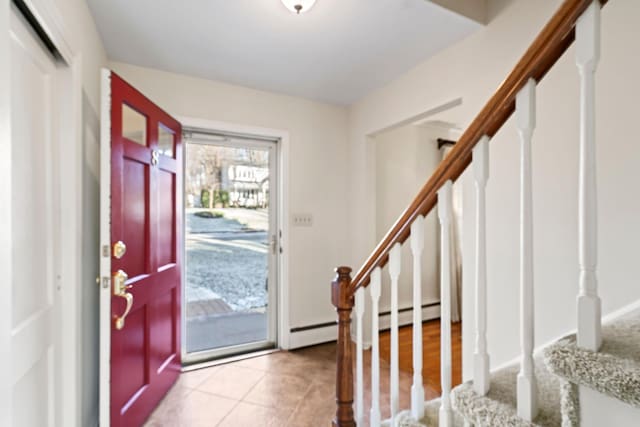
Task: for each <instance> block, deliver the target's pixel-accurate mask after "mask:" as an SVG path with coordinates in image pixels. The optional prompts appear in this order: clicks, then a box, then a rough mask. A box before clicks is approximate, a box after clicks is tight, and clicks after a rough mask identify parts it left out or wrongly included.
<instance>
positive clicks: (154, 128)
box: [110, 72, 182, 427]
mask: <svg viewBox="0 0 640 427" xmlns="http://www.w3.org/2000/svg"><path fill="white" fill-rule="evenodd" d="M181 136H182V128H181V126H180V123H178V122H177V121H176V120H175V119H174V118H172V117H171V116H169V115H168V114H167V113H165V112H164V111H163V110H162V109H160V108H159V107H158V106H157V105H155V104H154V103H152V102H151V101H149V99H147V98H146V97H145V96H144V95H142V94H141V93H140V92H138V91H137V90H136V89H135V88H133V87H132V86H131V85H129V84H128V83H127V82H125V81H124V80H123V79H121V78H120V77H118V76H117V75H116V74H115V73H113V72H111V244H112V251H111V252H112V259H111V270H112V284H111V285H112V289H113V292H112V295H113V296H112V297H111V315H112V322H111V325H112V326H111V368H110V371H111V375H110V376H111V380H110V383H111V384H110V389H111V391H110V394H111V396H110V402H111V403H110V407H111V408H110V415H111V425H112V426H114V427H132V426H140V425H142V424H143V423H144V421H145V420H146V419H147V417H148V416H149V415H150V414H151V412H152V411H153V410H154V408H155V407H156V405H157V404H158V403H159V402H160V400H161V399H162V397H163V396H164V395H165V394H166V392H167V391H168V390H169V388H170V387H171V385H172V384H173V383H174V382H175V381H176V379H177V377H178V374H179V372H180V348H181V347H180V298H181V292H180V288H181V285H180V281H181V266H182V260H181V253H180V250H179V246H178V243H179V242H180V233H181V222H182V218H181V210H180V209H179V208H178V206H180V204H181V200H180V192H179V189H180V188H182V183H181V180H182V178H181V177H182V175H181V168H182V143H181ZM128 305H130V308H129V309H128V307H127V306H128ZM125 313H126V316H125Z"/></svg>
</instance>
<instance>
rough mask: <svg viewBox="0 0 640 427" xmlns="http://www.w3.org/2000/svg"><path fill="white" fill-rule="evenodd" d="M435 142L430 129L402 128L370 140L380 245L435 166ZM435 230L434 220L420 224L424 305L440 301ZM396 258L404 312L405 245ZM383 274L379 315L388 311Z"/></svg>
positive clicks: (408, 267)
mask: <svg viewBox="0 0 640 427" xmlns="http://www.w3.org/2000/svg"><path fill="white" fill-rule="evenodd" d="M440 136H442V135H440ZM437 137H438V135H437V131H435V130H432V129H427V128H424V127H419V126H415V125H406V126H402V127H400V128H397V129H394V130H391V131H387V132H384V133H381V134H379V135H376V137H375V138H372V140H371V144H374V145H375V153H376V185H375V187H376V189H375V191H376V197H375V201H376V210H375V215H376V240H378V241H379V240H382V238H383V237H384V235H385V234H386V233H387V232H388V231H389V229H390V228H391V226H392V225H393V224H394V223H395V221H396V220H397V219H398V217H399V216H400V215H401V214H402V212H403V211H404V210H405V208H406V207H407V206H408V205H409V203H411V201H412V200H413V198H414V197H415V196H416V193H417V192H418V191H419V190H420V188H421V187H422V185H424V182H425V181H426V180H427V178H429V176H431V174H432V173H433V171H434V170H435V169H436V167H437V166H438V164H439V163H440V159H441V153H440V151H439V150H438V145H437V143H436V141H435V140H436V138H437ZM438 230H439V226H438V222H437V215H435V214H432V215H429V216H428V217H427V218H426V221H425V245H424V252H423V254H422V301H423V304H429V303H434V302H439V301H440V278H439V268H438V262H439V244H440V243H439V242H440V240H439V231H438ZM401 253H402V270H401V273H400V279H399V286H398V304H399V307H400V309H403V308H407V307H411V306H412V301H413V299H412V298H413V296H412V295H413V292H412V289H413V257H412V255H411V245H410V244H409V243H408V242H407V243H406V244H404V245H403V246H402V252H401ZM388 270H389V269H388V267H385V268H384V269H383V276H382V278H383V279H382V296H381V300H380V311H381V312H385V311H388V310H390V308H391V306H390V304H391V302H390V286H391V285H390V280H389V273H388Z"/></svg>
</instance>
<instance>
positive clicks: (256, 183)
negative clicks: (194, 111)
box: [184, 131, 278, 361]
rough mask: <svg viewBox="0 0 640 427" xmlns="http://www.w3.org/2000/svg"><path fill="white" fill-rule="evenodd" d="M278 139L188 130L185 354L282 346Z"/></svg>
mask: <svg viewBox="0 0 640 427" xmlns="http://www.w3.org/2000/svg"><path fill="white" fill-rule="evenodd" d="M275 151H276V143H275V142H273V141H256V140H251V139H247V138H242V137H234V136H225V135H213V134H206V133H198V132H195V131H194V132H185V197H184V204H185V205H184V209H185V213H184V217H185V261H186V263H185V267H186V269H185V272H186V274H185V282H184V288H185V298H184V301H185V304H184V314H185V320H184V323H185V332H186V348H185V349H184V351H185V353H186V357H185V360H187V361H200V360H206V359H211V358H215V357H220V356H226V355H231V354H239V353H244V352H248V351H252V350H256V349H261V348H267V347H272V346H274V344H275V342H276V337H275V330H276V328H275V324H276V310H275V302H276V298H275V296H276V286H275V283H276V277H275V276H276V272H275V265H276V262H275V260H276V259H277V258H276V257H277V250H278V247H277V241H278V236H277V235H276V222H275V219H276V213H275V208H276V206H277V200H276V189H277V185H276V182H275V177H276V176H277V174H276V173H275V168H276V155H275Z"/></svg>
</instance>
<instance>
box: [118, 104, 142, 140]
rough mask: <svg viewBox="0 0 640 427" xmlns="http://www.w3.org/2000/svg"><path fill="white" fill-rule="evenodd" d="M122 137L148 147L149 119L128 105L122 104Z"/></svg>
mask: <svg viewBox="0 0 640 427" xmlns="http://www.w3.org/2000/svg"><path fill="white" fill-rule="evenodd" d="M122 136H124V137H125V138H127V139H128V140H130V141H133V142H135V143H138V144H140V145H144V146H145V147H146V146H147V118H146V117H145V116H144V115H142V114H140V113H138V112H137V111H136V110H134V109H133V108H131V107H129V106H128V105H127V104H122Z"/></svg>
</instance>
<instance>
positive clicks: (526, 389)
mask: <svg viewBox="0 0 640 427" xmlns="http://www.w3.org/2000/svg"><path fill="white" fill-rule="evenodd" d="M516 120H517V126H518V133H519V134H520V144H521V153H520V339H521V345H522V363H521V366H520V373H519V374H518V415H519V416H520V417H521V418H524V419H525V420H527V421H532V420H533V419H534V418H535V417H536V415H537V413H538V393H537V386H536V377H535V372H534V365H533V345H534V301H533V295H534V294H533V218H532V216H533V195H532V190H531V138H532V135H533V129H534V128H535V125H536V83H535V81H534V80H533V79H531V80H529V81H528V82H527V84H526V86H525V87H523V88H522V89H521V90H520V92H519V93H518V95H516Z"/></svg>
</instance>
